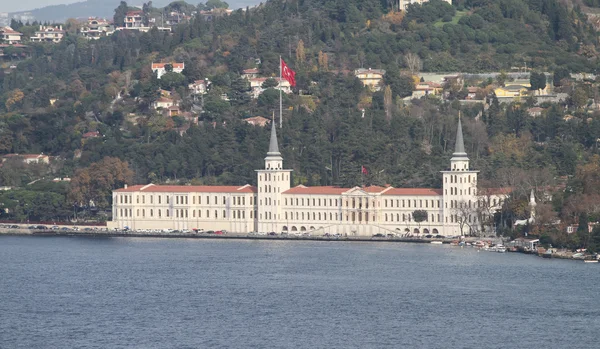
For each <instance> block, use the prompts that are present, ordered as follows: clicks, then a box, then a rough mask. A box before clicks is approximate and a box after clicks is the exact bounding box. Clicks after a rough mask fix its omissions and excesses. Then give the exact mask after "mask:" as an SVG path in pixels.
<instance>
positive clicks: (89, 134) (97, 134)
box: [83, 131, 100, 138]
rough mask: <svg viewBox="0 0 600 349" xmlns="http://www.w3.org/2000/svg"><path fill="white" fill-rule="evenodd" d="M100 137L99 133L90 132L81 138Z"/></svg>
mask: <svg viewBox="0 0 600 349" xmlns="http://www.w3.org/2000/svg"><path fill="white" fill-rule="evenodd" d="M91 137H100V132H98V131H90V132H86V133H84V134H83V138H91Z"/></svg>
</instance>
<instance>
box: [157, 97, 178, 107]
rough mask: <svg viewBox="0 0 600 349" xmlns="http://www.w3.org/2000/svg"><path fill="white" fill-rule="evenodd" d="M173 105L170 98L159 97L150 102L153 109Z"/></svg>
mask: <svg viewBox="0 0 600 349" xmlns="http://www.w3.org/2000/svg"><path fill="white" fill-rule="evenodd" d="M174 105H175V102H174V101H173V100H172V99H171V98H166V97H160V98H159V99H157V100H155V101H154V103H152V107H153V108H154V109H155V110H158V109H167V108H170V107H172V106H174Z"/></svg>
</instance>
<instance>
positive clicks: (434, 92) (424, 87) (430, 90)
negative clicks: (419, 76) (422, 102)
mask: <svg viewBox="0 0 600 349" xmlns="http://www.w3.org/2000/svg"><path fill="white" fill-rule="evenodd" d="M441 93H442V85H440V84H438V83H435V82H431V81H427V82H420V83H418V84H417V86H415V90H414V91H413V92H412V96H411V97H410V98H411V99H414V98H417V99H418V98H421V97H424V96H438V95H440V94H441Z"/></svg>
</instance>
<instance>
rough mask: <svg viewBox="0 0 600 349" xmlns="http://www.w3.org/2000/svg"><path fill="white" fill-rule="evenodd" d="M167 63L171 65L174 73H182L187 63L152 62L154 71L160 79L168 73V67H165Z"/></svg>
mask: <svg viewBox="0 0 600 349" xmlns="http://www.w3.org/2000/svg"><path fill="white" fill-rule="evenodd" d="M167 64H170V65H171V67H172V68H173V73H179V74H181V73H182V72H183V70H184V69H185V63H152V66H151V67H152V72H153V73H156V77H157V78H158V79H160V78H161V77H162V76H163V75H165V74H166V73H167V69H165V65H167Z"/></svg>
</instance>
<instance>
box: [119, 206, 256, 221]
mask: <svg viewBox="0 0 600 349" xmlns="http://www.w3.org/2000/svg"><path fill="white" fill-rule="evenodd" d="M163 211H164V216H163ZM189 211H192V212H191V218H216V219H218V218H229V217H227V210H222V214H221V215H219V210H214V213H213V215H212V217H211V210H206V211H204V217H202V212H203V210H187V209H174V210H173V212H172V213H171V210H169V209H165V210H162V209H157V210H156V211H155V210H154V209H149V210H148V211H146V209H139V208H138V209H137V210H136V216H135V217H141V218H146V212H148V217H149V218H163V217H165V218H170V217H171V215H173V217H174V218H190V212H189ZM117 213H118V216H119V217H133V216H132V209H120V210H119V211H116V212H115V214H117ZM155 213H156V216H155V215H154V214H155ZM231 215H232V218H233V219H245V218H246V211H244V210H231ZM255 216H256V213H255V212H254V211H250V218H254V217H255ZM115 218H116V217H115Z"/></svg>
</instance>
